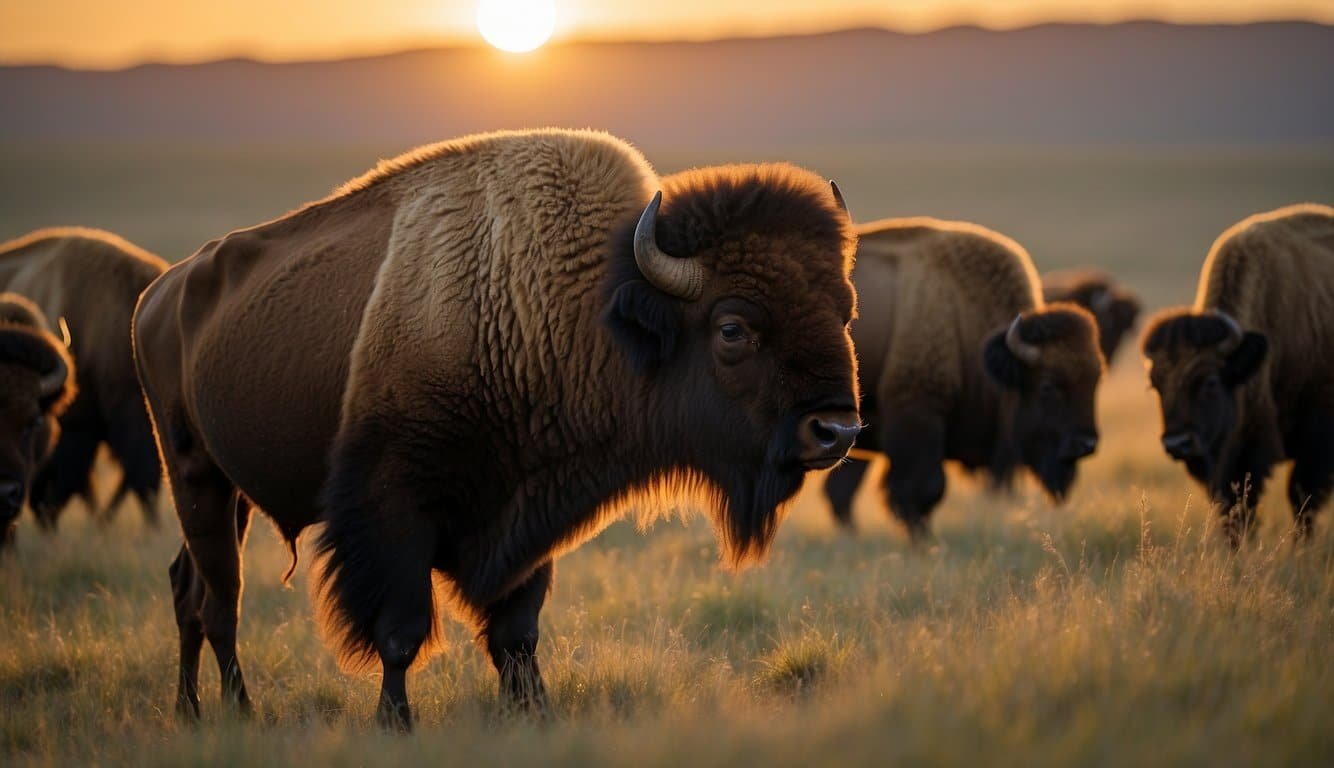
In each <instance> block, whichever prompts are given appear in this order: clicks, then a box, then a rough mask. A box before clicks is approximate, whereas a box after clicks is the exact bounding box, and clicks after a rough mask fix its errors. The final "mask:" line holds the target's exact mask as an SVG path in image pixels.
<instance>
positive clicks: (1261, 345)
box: [1222, 331, 1269, 387]
mask: <svg viewBox="0 0 1334 768" xmlns="http://www.w3.org/2000/svg"><path fill="white" fill-rule="evenodd" d="M1268 352H1269V339H1268V338H1267V337H1266V336H1265V335H1264V334H1263V333H1257V332H1255V331H1247V332H1246V333H1245V335H1243V336H1242V337H1241V344H1238V345H1237V348H1236V349H1235V350H1233V351H1232V354H1230V355H1228V356H1227V360H1226V361H1224V363H1223V372H1222V377H1223V383H1224V384H1226V385H1227V386H1229V387H1235V386H1237V385H1238V384H1241V383H1243V382H1245V381H1246V380H1247V379H1249V378H1250V377H1252V376H1254V375H1255V372H1256V371H1258V370H1260V364H1261V363H1263V362H1264V361H1265V354H1267V353H1268Z"/></svg>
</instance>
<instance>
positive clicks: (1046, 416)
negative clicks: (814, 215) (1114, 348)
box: [825, 218, 1103, 539]
mask: <svg viewBox="0 0 1334 768" xmlns="http://www.w3.org/2000/svg"><path fill="white" fill-rule="evenodd" d="M858 231H859V235H860V238H861V240H860V245H859V247H858V251H857V263H856V267H855V268H854V271H853V282H854V283H855V284H856V286H857V290H858V295H859V307H860V309H859V312H860V317H859V318H858V319H857V320H856V321H855V322H854V323H853V338H854V339H855V341H856V345H857V354H858V357H859V358H860V364H859V367H860V370H861V375H862V391H863V401H862V414H863V417H864V418H865V420H866V428H865V429H864V430H863V431H862V433H861V435H860V436H859V437H858V440H857V447H858V448H859V449H861V450H863V451H873V452H877V453H882V454H884V455H886V456H888V458H889V462H890V464H889V471H888V472H887V473H886V475H885V481H884V483H885V487H884V491H885V495H886V497H887V502H888V505H889V509H890V511H891V512H892V513H893V514H894V515H895V516H896V517H897V518H898V519H899V520H901V521H902V522H903V523H904V524H905V525H906V526H907V528H908V531H909V533H910V534H911V535H912V536H913V537H914V539H919V538H920V537H922V536H924V535H926V534H928V533H929V529H928V525H927V521H928V517H929V515H930V514H931V511H932V510H933V509H934V508H935V506H936V504H937V503H938V502H939V501H940V499H941V497H942V496H943V495H944V492H945V472H944V466H943V464H944V462H945V461H946V460H954V461H957V462H959V463H960V464H962V465H963V466H964V467H966V468H968V469H972V470H983V471H985V472H987V473H989V474H990V475H991V477H992V479H993V480H994V481H995V482H996V483H998V484H1005V483H1007V482H1008V481H1009V478H1010V476H1011V474H1012V473H1013V472H1014V470H1015V469H1016V468H1017V467H1019V466H1026V467H1028V468H1029V469H1031V470H1032V471H1033V473H1034V474H1035V475H1036V476H1037V478H1038V480H1040V481H1041V483H1042V485H1043V486H1044V487H1045V488H1046V489H1047V491H1048V492H1050V493H1051V495H1052V496H1054V497H1056V498H1058V499H1059V498H1061V497H1063V496H1064V495H1065V493H1066V492H1067V490H1068V489H1069V487H1070V485H1071V483H1072V482H1073V481H1074V477H1075V467H1076V464H1077V462H1078V461H1079V460H1080V459H1081V458H1083V457H1084V456H1087V455H1088V454H1090V453H1092V452H1093V450H1094V448H1095V447H1096V445H1097V438H1098V431H1097V425H1096V420H1095V418H1094V409H1093V406H1094V394H1095V392H1096V388H1097V385H1098V382H1099V379H1100V377H1101V374H1102V368H1103V362H1102V355H1101V353H1100V352H1099V350H1098V336H1097V328H1096V327H1095V325H1094V321H1093V318H1092V316H1090V315H1089V313H1088V312H1087V311H1085V310H1084V309H1082V308H1080V307H1077V306H1075V305H1073V304H1052V305H1044V304H1043V302H1042V299H1041V297H1040V296H1039V294H1038V290H1039V287H1038V281H1037V275H1036V272H1035V271H1034V270H1033V265H1032V262H1031V261H1030V260H1029V257H1028V254H1027V253H1026V252H1025V251H1024V250H1023V248H1021V247H1020V246H1019V245H1018V244H1017V243H1015V242H1014V241H1012V240H1010V239H1009V238H1006V237H1004V236H1002V235H999V234H997V233H995V232H991V231H989V230H986V229H984V228H982V227H978V226H976V225H972V224H965V223H959V222H945V221H939V220H936V219H928V218H920V219H904V220H892V221H883V222H877V223H873V224H868V225H865V226H862V227H860V228H859V230H858ZM1022 357H1027V358H1029V359H1028V360H1024V359H1021V358H1022ZM865 472H866V463H865V462H863V461H854V462H848V463H846V464H844V465H843V466H840V467H838V468H837V469H835V470H834V471H833V472H832V473H831V474H830V476H829V478H828V479H827V481H826V485H825V491H826V493H827V494H828V496H829V499H830V501H831V503H832V505H833V509H834V514H835V517H836V519H837V520H839V521H840V522H841V523H843V524H844V525H850V524H851V519H852V517H851V515H852V498H853V495H854V493H855V492H856V489H857V486H858V484H859V483H860V482H861V479H862V476H863V475H864V474H865Z"/></svg>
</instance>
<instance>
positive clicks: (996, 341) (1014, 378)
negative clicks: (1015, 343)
mask: <svg viewBox="0 0 1334 768" xmlns="http://www.w3.org/2000/svg"><path fill="white" fill-rule="evenodd" d="M982 364H983V365H984V366H985V367H986V369H987V373H989V374H990V375H991V378H993V379H995V380H996V381H997V382H998V383H999V384H1000V385H1001V386H1003V387H1006V388H1007V389H1022V388H1023V386H1024V374H1025V373H1026V369H1025V367H1024V362H1023V361H1022V360H1020V359H1019V358H1017V357H1015V356H1014V353H1013V352H1011V351H1010V348H1009V346H1007V345H1006V344H1005V331H997V332H996V333H994V334H992V336H991V338H989V339H987V343H986V346H984V347H983V348H982Z"/></svg>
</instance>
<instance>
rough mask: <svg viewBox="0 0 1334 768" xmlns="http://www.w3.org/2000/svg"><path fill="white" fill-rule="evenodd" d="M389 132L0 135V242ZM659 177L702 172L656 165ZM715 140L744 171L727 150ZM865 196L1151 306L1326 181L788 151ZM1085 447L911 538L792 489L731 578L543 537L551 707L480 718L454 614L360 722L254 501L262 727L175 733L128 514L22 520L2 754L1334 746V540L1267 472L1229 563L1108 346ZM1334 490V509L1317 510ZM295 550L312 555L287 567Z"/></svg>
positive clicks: (649, 553) (11, 758)
mask: <svg viewBox="0 0 1334 768" xmlns="http://www.w3.org/2000/svg"><path fill="white" fill-rule="evenodd" d="M398 149H401V148H393V147H386V148H350V149H336V150H335V149H327V150H326V149H318V148H291V147H285V148H279V147H273V148H249V149H237V148H207V149H200V148H180V147H176V148H173V147H147V146H140V147H126V146H105V147H86V146H85V147H0V237H8V236H11V235H17V234H20V233H21V232H23V231H26V230H28V229H31V228H34V227H36V226H40V225H48V224H56V223H84V224H91V225H100V226H106V227H110V228H113V229H117V230H120V231H122V232H124V233H125V234H126V235H128V236H130V237H131V238H132V239H136V240H139V241H141V242H142V243H143V244H144V245H146V246H148V247H150V248H154V249H156V250H158V251H159V252H162V253H163V254H164V255H166V256H168V257H169V258H173V259H174V258H179V257H181V256H183V255H185V254H186V253H188V252H190V251H191V250H193V248H194V247H195V246H196V245H198V244H199V243H201V242H203V241H204V240H206V239H208V238H210V237H212V236H215V235H217V234H219V233H221V232H223V231H226V230H228V229H231V228H233V227H238V226H243V225H247V224H251V223H254V222H256V221H260V220H263V219H265V218H269V217H272V216H274V215H277V214H279V213H281V212H282V211H284V210H286V209H288V208H291V207H293V206H295V205H297V204H299V203H301V202H303V201H305V200H309V199H312V198H315V197H318V196H320V195H322V194H324V193H325V192H327V191H328V190H329V189H330V188H332V187H333V186H334V185H335V184H337V183H338V182H339V181H341V180H343V179H346V178H347V177H349V176H352V175H354V174H356V173H358V172H360V171H361V170H364V169H365V168H366V167H368V166H369V165H370V164H371V163H372V162H373V161H374V159H375V157H377V156H379V155H385V154H390V153H392V152H394V151H397V150H398ZM650 156H652V157H654V159H655V160H656V161H657V162H658V164H659V166H660V167H662V168H664V169H666V170H670V169H673V168H677V167H681V166H683V165H686V164H688V162H692V161H693V162H711V161H716V160H719V159H725V158H724V155H723V153H713V155H711V156H703V155H691V156H687V155H686V154H684V153H662V154H655V153H653V152H650ZM726 157H727V158H732V159H752V158H747V157H746V155H745V153H740V154H735V155H732V154H729V155H727V156H726ZM789 159H793V160H796V161H798V162H802V163H805V164H808V165H811V166H813V167H816V168H820V169H821V170H822V172H825V173H827V174H828V175H831V176H835V177H837V178H838V179H839V181H840V184H841V185H842V186H843V189H844V190H845V191H846V192H847V193H848V199H849V201H850V202H851V204H852V207H853V211H854V213H857V214H858V215H860V216H862V217H863V218H871V217H873V216H876V215H889V214H900V213H901V214H916V213H935V214H938V215H943V216H957V217H968V218H974V219H978V220H980V221H982V222H983V223H986V224H988V225H991V226H995V227H997V228H1000V229H1003V230H1006V231H1008V232H1009V233H1011V234H1013V235H1015V236H1016V237H1017V238H1019V239H1020V240H1021V241H1023V242H1025V243H1027V244H1028V245H1029V247H1030V250H1032V251H1033V253H1034V257H1035V258H1036V259H1037V261H1038V263H1039V266H1041V267H1055V266H1063V265H1068V264H1073V263H1084V262H1095V263H1101V264H1104V265H1106V266H1108V267H1110V268H1112V269H1113V270H1114V271H1116V272H1118V273H1119V274H1122V275H1124V276H1125V277H1126V278H1127V279H1128V280H1129V281H1130V282H1131V283H1132V285H1134V286H1135V287H1136V288H1138V289H1140V290H1141V291H1143V292H1144V293H1145V294H1146V296H1147V297H1148V298H1149V301H1150V303H1151V304H1158V305H1160V304H1162V303H1165V302H1169V301H1185V300H1188V299H1189V298H1190V296H1191V293H1192V291H1193V286H1194V276H1195V272H1196V270H1197V269H1198V266H1199V262H1200V259H1201V258H1202V256H1203V254H1204V252H1205V250H1206V249H1207V247H1208V244H1209V242H1210V241H1211V240H1212V238H1213V237H1214V235H1215V234H1216V233H1217V232H1218V231H1220V230H1221V229H1222V228H1223V227H1224V226H1226V225H1227V224H1230V223H1231V222H1232V221H1235V220H1236V219H1238V218H1240V217H1241V216H1242V215H1244V214H1247V213H1250V212H1252V211H1255V210H1260V209H1262V208H1267V207H1274V206H1277V205H1280V204H1283V203H1287V202H1293V201H1296V200H1302V199H1319V200H1325V201H1330V200H1334V152H1330V151H1328V150H1310V151H1306V150H1302V151H1297V150H1291V151H1290V150H1273V151H1268V150H1265V151H1260V150H1256V151H1248V152H1241V151H1230V150H1217V151H1213V150H1210V151H1204V150H1191V151H1180V152H1178V151H1168V150H1161V151H1148V152H1143V153H1139V152H1133V151H1130V150H1098V151H1093V150H1088V151H1084V150H1069V151H1065V150H1061V151H1051V152H1037V151H1030V150H1005V151H1001V150H995V151H983V150H957V151H955V150H950V151H944V150H923V151H918V150H913V149H907V148H898V149H894V148H883V149H871V148H853V149H849V148H839V149H830V150H815V149H810V150H794V151H793V152H792V153H791V155H790V158H789ZM1100 399H1101V402H1100V406H1099V415H1100V423H1101V427H1102V433H1103V442H1102V445H1101V446H1100V448H1099V452H1098V454H1097V455H1096V456H1095V457H1094V458H1093V459H1092V460H1091V461H1090V462H1088V463H1087V464H1086V465H1085V469H1084V471H1083V472H1082V477H1081V479H1080V482H1079V484H1078V486H1077V487H1076V489H1075V494H1074V497H1073V499H1072V500H1071V502H1070V503H1069V504H1068V505H1066V506H1065V507H1063V508H1053V507H1052V506H1050V505H1049V504H1048V503H1047V502H1046V501H1045V500H1044V499H1043V498H1042V496H1041V495H1040V494H1038V493H1037V492H1036V491H1035V490H1034V489H1032V488H1031V487H1028V486H1022V487H1020V488H1019V489H1018V490H1017V491H1016V492H1015V493H1013V494H1012V495H1009V496H999V497H998V496H992V495H989V494H987V493H985V492H984V491H983V490H981V488H980V486H979V484H977V483H974V482H973V481H971V480H970V479H969V478H967V477H962V476H957V475H952V476H951V486H950V491H949V494H948V495H947V497H946V500H945V503H944V504H943V505H942V507H941V508H940V509H939V510H938V511H937V515H936V520H935V527H936V530H937V533H938V534H939V537H940V544H939V546H937V547H935V548H933V549H931V550H930V551H916V550H914V549H912V548H910V547H909V546H908V545H907V543H906V541H905V540H904V537H903V536H902V534H901V533H900V532H899V531H898V529H897V528H895V527H894V526H893V525H892V524H891V523H890V522H889V521H888V520H887V518H886V516H885V514H884V512H883V510H882V509H881V508H880V506H879V501H878V499H877V497H876V494H875V492H874V480H875V476H876V474H877V472H878V471H879V470H873V471H872V473H870V474H871V477H870V478H868V480H869V481H871V482H868V483H867V484H866V486H864V489H863V492H862V493H861V495H860V496H859V497H858V500H857V508H856V518H857V522H858V526H859V529H860V532H859V534H858V535H857V536H855V537H852V536H847V535H843V534H840V533H838V532H837V531H835V530H834V528H833V526H832V525H831V523H830V522H829V516H828V510H827V507H826V506H825V505H824V502H823V500H822V498H821V497H820V495H819V493H818V489H817V488H815V487H813V485H815V484H812V486H808V488H807V489H806V490H805V491H804V492H803V494H802V496H800V497H799V498H798V500H797V502H796V504H795V506H794V508H793V511H792V514H791V516H790V518H789V520H788V521H786V523H785V524H784V527H783V530H782V532H781V533H780V536H779V540H778V543H777V546H776V548H775V551H774V553H773V556H772V557H771V558H770V560H769V562H768V563H767V564H765V565H764V566H762V567H759V568H753V569H750V570H747V571H744V572H741V573H736V574H734V573H728V572H725V571H722V570H720V569H719V567H718V565H717V547H716V545H715V544H714V542H713V540H712V534H711V532H710V529H709V527H708V526H707V525H706V524H704V523H703V521H699V520H696V521H693V522H691V523H689V524H685V525H682V524H677V523H673V524H666V523H664V524H661V525H659V526H658V527H657V528H656V529H655V530H653V531H652V532H650V533H649V534H648V535H647V536H641V535H639V534H638V533H637V532H636V531H635V530H634V528H633V527H632V526H630V525H627V524H620V525H617V526H614V527H612V528H611V529H609V530H608V531H607V532H606V533H604V534H603V535H602V536H601V537H600V538H598V539H597V540H595V541H593V542H591V543H590V544H589V545H587V546H585V547H583V548H582V549H580V550H578V551H576V552H574V553H572V554H570V555H568V556H567V557H565V558H563V559H562V560H561V562H560V564H559V566H558V568H557V583H556V588H555V591H554V593H553V595H552V596H551V599H550V600H549V601H548V603H547V608H546V610H545V612H544V613H543V619H542V633H543V635H542V642H541V649H540V652H541V656H542V662H543V665H544V670H545V673H546V678H547V684H548V688H549V690H550V692H551V695H552V699H553V702H554V709H555V717H554V718H553V719H552V720H551V721H550V722H545V723H538V722H531V721H529V720H526V719H523V718H510V717H506V716H504V715H503V714H502V713H501V708H500V706H499V703H498V700H497V696H496V679H495V673H494V672H493V671H492V669H491V667H490V664H489V663H488V661H487V660H486V658H485V654H484V653H483V652H482V651H481V650H480V649H478V648H477V647H476V645H475V644H474V643H473V641H472V638H471V637H469V636H468V634H467V633H466V632H465V631H463V630H462V629H460V628H459V627H458V626H457V625H455V624H452V623H449V624H447V625H446V636H447V638H448V640H449V642H448V644H447V649H446V651H445V652H444V653H443V654H442V656H441V657H439V658H437V659H435V660H433V661H432V662H431V663H430V664H429V665H427V667H426V668H425V669H424V670H423V671H422V672H421V673H418V674H416V675H415V676H414V677H413V678H412V679H411V681H410V688H411V694H412V697H413V701H414V704H415V705H416V708H417V713H418V715H419V717H420V725H419V728H418V731H417V732H416V733H415V734H414V735H413V736H411V737H410V738H399V737H394V736H388V735H384V734H381V733H379V732H378V731H377V730H376V729H375V728H374V727H373V726H372V724H371V721H372V712H373V710H374V707H375V696H376V693H377V690H378V681H377V680H376V679H375V678H374V677H373V676H369V677H354V678H348V677H345V676H344V675H342V674H341V673H340V672H338V670H337V669H336V667H335V665H334V663H333V659H332V657H331V656H330V654H329V653H328V651H327V650H326V649H325V647H324V646H323V644H322V643H321V641H320V639H319V637H318V634H317V632H316V630H315V627H314V625H313V624H312V622H311V618H310V608H309V604H308V601H307V598H306V591H305V589H306V579H307V577H308V574H307V572H306V570H305V568H304V567H303V568H302V569H301V570H300V571H299V573H298V577H297V579H296V583H295V585H294V588H292V589H288V588H284V587H283V586H282V584H281V576H282V573H283V572H284V570H285V569H286V565H287V555H286V551H285V549H284V547H283V546H282V544H281V542H280V541H279V540H278V537H277V536H276V535H275V534H274V533H273V532H272V531H271V530H270V529H269V527H268V526H267V525H266V524H265V523H264V522H263V520H262V518H261V519H260V520H258V521H257V523H256V525H255V528H254V530H253V532H252V534H251V537H250V541H249V544H248V548H247V553H246V557H247V563H246V566H247V568H246V575H247V582H246V594H245V612H244V616H243V621H242V626H241V635H240V646H241V653H242V662H243V664H244V666H245V671H246V674H247V678H248V682H249V683H250V690H251V694H252V696H253V697H254V698H255V700H256V703H257V705H258V707H259V710H260V716H259V717H258V718H256V720H255V721H254V722H237V721H234V720H232V719H230V718H229V717H226V716H225V715H223V714H222V713H221V712H220V711H219V706H218V695H219V690H218V675H217V672H216V668H215V667H214V665H213V661H212V657H211V655H210V654H209V653H208V652H207V651H206V652H205V658H204V666H203V674H202V676H201V681H202V685H203V690H202V692H201V699H202V701H203V706H204V722H203V723H202V724H201V725H198V726H188V725H184V724H182V723H180V722H178V721H177V720H176V718H175V716H174V714H173V713H172V709H171V705H172V700H173V696H174V690H175V669H174V666H175V663H176V633H175V625H174V621H173V618H172V609H171V599H170V591H169V588H168V584H167V575H166V568H167V565H168V563H169V562H170V561H171V559H172V557H173V556H174V555H175V551H176V549H177V547H178V546H179V542H180V534H179V530H178V529H177V528H176V526H175V524H174V522H170V521H171V519H172V516H171V515H167V520H168V521H169V522H167V523H165V524H164V525H163V527H162V528H161V529H160V530H150V529H146V528H145V527H143V524H142V523H141V521H140V520H139V519H138V517H137V516H136V515H134V514H131V513H130V512H131V510H126V511H125V512H124V513H122V516H121V518H120V519H118V520H117V521H116V522H115V523H114V524H113V525H111V526H110V527H108V528H103V527H100V526H98V525H96V524H93V523H91V522H89V521H88V520H87V518H86V515H85V514H84V512H83V511H82V510H78V509H73V510H70V512H69V513H68V514H67V516H66V520H65V521H64V525H63V527H62V530H61V531H60V533H59V535H58V536H55V537H43V536H41V535H40V534H39V533H38V531H37V530H36V529H35V527H34V526H33V524H32V523H31V522H30V521H29V520H27V519H25V520H24V522H23V524H22V526H21V527H20V530H19V542H18V548H17V551H16V552H14V553H12V555H11V556H10V557H8V558H6V559H5V560H4V561H3V562H0V764H3V765H6V766H10V765H16V766H17V765H66V764H104V765H116V764H135V765H158V764H161V765H182V764H186V765H208V764H218V765H233V764H247V765H288V764H320V765H331V766H332V765H366V764H393V763H410V764H418V763H426V762H428V761H429V762H430V763H432V764H437V765H444V766H449V765H468V766H473V765H491V764H522V763H541V764H548V765H571V766H573V765H579V766H583V765H609V764H625V763H633V764H636V765H679V764H692V765H702V766H709V765H719V766H735V765H738V764H755V765H764V766H785V765H810V764H816V763H821V764H822V763H834V764H840V763H846V764H875V765H881V764H895V763H900V764H935V765H963V764H968V765H975V764H985V765H1000V766H1005V765H1016V766H1019V765H1022V766H1042V765H1070V764H1079V765H1123V764H1131V765H1134V764H1152V765H1161V764H1181V765H1215V764H1225V765H1247V764H1250V765H1279V764H1287V765H1330V764H1334V729H1331V728H1329V725H1328V723H1329V717H1330V704H1331V702H1334V693H1332V692H1334V656H1331V653H1330V651H1329V649H1330V647H1331V641H1334V532H1331V530H1330V529H1331V525H1330V524H1329V523H1328V521H1326V520H1321V521H1320V524H1319V526H1318V532H1317V536H1316V537H1315V540H1314V541H1313V542H1311V543H1310V544H1309V545H1308V546H1306V547H1304V548H1301V549H1297V548H1294V547H1293V546H1292V545H1291V543H1290V542H1288V541H1287V539H1286V535H1287V524H1288V522H1289V520H1290V517H1291V516H1290V513H1289V511H1288V510H1287V509H1286V503H1285V502H1284V501H1283V500H1282V496H1283V494H1282V493H1281V488H1282V487H1283V483H1284V480H1285V478H1284V477H1283V476H1282V475H1280V476H1279V477H1277V478H1275V480H1274V481H1273V482H1272V483H1271V485H1270V487H1271V491H1270V494H1269V497H1267V498H1266V499H1265V501H1264V504H1263V505H1262V508H1261V521H1262V526H1261V528H1260V530H1259V531H1258V533H1257V535H1256V537H1255V540H1254V541H1253V542H1252V543H1251V544H1250V545H1248V546H1247V547H1246V548H1245V549H1244V550H1243V551H1242V552H1240V553H1238V554H1234V553H1232V552H1230V551H1229V550H1228V549H1227V548H1226V547H1225V546H1223V545H1222V543H1221V541H1220V537H1219V535H1218V531H1217V530H1216V523H1215V521H1214V520H1213V518H1212V516H1211V515H1210V513H1209V511H1208V510H1207V509H1206V504H1205V503H1204V502H1203V500H1202V499H1201V497H1200V493H1199V490H1198V488H1196V487H1195V486H1194V485H1193V484H1192V483H1191V482H1190V481H1189V480H1188V479H1187V478H1186V476H1185V473H1184V471H1183V470H1181V468H1180V467H1178V466H1176V465H1173V464H1171V463H1170V462H1169V461H1167V460H1166V458H1165V457H1164V456H1163V455H1162V453H1161V451H1160V450H1159V448H1158V447H1157V439H1156V438H1157V433H1158V430H1159V425H1158V417H1157V414H1156V404H1155V402H1154V400H1153V397H1152V395H1151V394H1150V393H1149V392H1148V391H1147V390H1146V386H1145V382H1144V378H1143V373H1142V371H1140V370H1139V366H1138V363H1137V361H1135V360H1134V359H1132V355H1126V357H1125V359H1123V360H1122V361H1121V363H1120V365H1119V366H1118V367H1117V369H1116V370H1115V371H1114V373H1113V376H1112V379H1111V381H1110V382H1109V383H1107V384H1106V385H1104V387H1103V390H1102V392H1101V394H1100ZM1328 515H1329V512H1328V511H1327V512H1326V516H1328ZM308 560H309V558H307V561H308Z"/></svg>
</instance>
